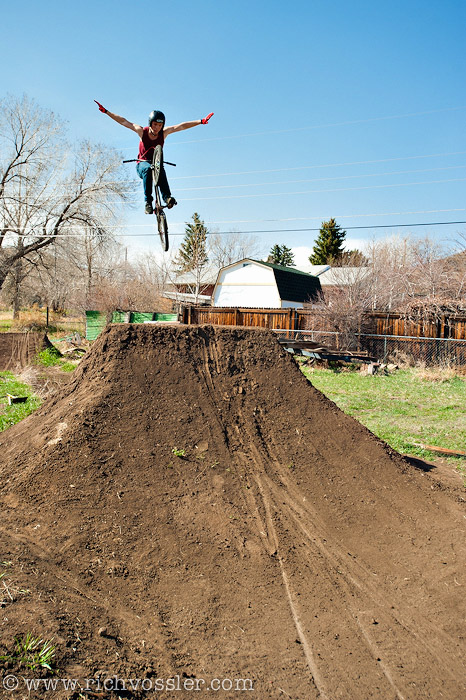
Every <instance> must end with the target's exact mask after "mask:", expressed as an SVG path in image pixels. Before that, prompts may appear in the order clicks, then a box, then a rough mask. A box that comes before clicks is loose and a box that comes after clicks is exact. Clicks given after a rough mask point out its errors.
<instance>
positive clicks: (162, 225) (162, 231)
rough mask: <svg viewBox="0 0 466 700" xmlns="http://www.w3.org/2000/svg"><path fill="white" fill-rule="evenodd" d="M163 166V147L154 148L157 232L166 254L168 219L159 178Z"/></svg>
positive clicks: (152, 166) (153, 167)
mask: <svg viewBox="0 0 466 700" xmlns="http://www.w3.org/2000/svg"><path fill="white" fill-rule="evenodd" d="M162 166H163V151H162V146H160V145H159V146H156V147H155V148H154V155H153V156H152V164H151V169H152V184H153V186H154V190H155V207H154V214H155V216H156V217H157V230H158V232H159V236H160V241H161V243H162V248H163V250H164V251H165V252H167V250H168V224H167V217H166V216H165V212H164V209H165V208H166V205H165V204H162V199H161V197H160V189H159V177H160V171H161V169H162Z"/></svg>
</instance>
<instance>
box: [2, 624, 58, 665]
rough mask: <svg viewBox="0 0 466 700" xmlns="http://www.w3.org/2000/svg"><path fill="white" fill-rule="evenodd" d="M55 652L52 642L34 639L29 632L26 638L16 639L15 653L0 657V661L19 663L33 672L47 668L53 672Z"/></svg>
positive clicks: (38, 638)
mask: <svg viewBox="0 0 466 700" xmlns="http://www.w3.org/2000/svg"><path fill="white" fill-rule="evenodd" d="M55 651H56V647H55V646H54V645H53V644H52V640H50V641H47V640H44V639H41V638H40V637H33V636H32V632H28V633H27V634H26V636H25V637H24V638H21V637H15V650H14V652H13V653H12V654H7V655H5V656H0V660H2V661H11V662H13V663H19V665H20V666H26V668H29V669H30V670H31V671H34V670H36V669H37V668H46V669H48V670H49V671H51V670H52V664H53V662H54V657H55Z"/></svg>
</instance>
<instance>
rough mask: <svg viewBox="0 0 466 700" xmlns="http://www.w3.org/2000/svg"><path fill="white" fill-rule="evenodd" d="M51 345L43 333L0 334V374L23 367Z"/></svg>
mask: <svg viewBox="0 0 466 700" xmlns="http://www.w3.org/2000/svg"><path fill="white" fill-rule="evenodd" d="M51 345H52V344H51V342H50V341H49V339H48V338H47V336H46V334H45V333H34V332H31V333H0V372H5V371H6V370H10V371H15V370H17V369H18V368H21V367H25V366H26V365H28V364H29V363H30V362H32V360H33V359H34V357H35V355H36V354H37V353H38V352H40V351H41V350H45V348H47V347H51Z"/></svg>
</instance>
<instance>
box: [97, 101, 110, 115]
mask: <svg viewBox="0 0 466 700" xmlns="http://www.w3.org/2000/svg"><path fill="white" fill-rule="evenodd" d="M94 102H95V103H96V105H98V107H99V110H100V111H101V112H104V114H107V110H106V109H105V107H104V106H103V105H101V104H100V102H97V100H94Z"/></svg>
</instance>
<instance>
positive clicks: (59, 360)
mask: <svg viewBox="0 0 466 700" xmlns="http://www.w3.org/2000/svg"><path fill="white" fill-rule="evenodd" d="M36 364H37V365H42V366H43V367H59V368H60V369H61V370H62V371H63V372H73V370H75V369H76V364H74V363H73V362H69V361H68V360H66V359H65V358H64V357H63V356H62V354H61V353H60V351H59V350H57V348H55V347H51V348H50V347H49V348H45V350H41V351H40V352H38V353H37V355H36Z"/></svg>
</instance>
